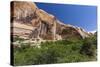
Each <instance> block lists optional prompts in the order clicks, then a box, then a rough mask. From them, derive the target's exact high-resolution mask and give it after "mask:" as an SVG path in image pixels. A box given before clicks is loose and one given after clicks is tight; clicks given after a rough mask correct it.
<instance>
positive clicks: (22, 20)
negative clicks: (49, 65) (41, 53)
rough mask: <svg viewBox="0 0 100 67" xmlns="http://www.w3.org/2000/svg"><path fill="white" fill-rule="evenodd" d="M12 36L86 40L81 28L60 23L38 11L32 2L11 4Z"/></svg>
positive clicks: (49, 15) (47, 14)
mask: <svg viewBox="0 0 100 67" xmlns="http://www.w3.org/2000/svg"><path fill="white" fill-rule="evenodd" d="M11 24H12V26H11V27H12V28H13V30H12V35H14V36H16V35H17V36H20V37H22V38H25V39H33V40H34V39H42V40H61V39H66V38H73V37H75V38H86V37H89V34H88V33H87V32H86V31H84V30H83V29H82V28H79V27H75V26H72V25H69V24H64V23H62V22H60V21H59V20H58V19H57V18H56V17H55V16H54V15H52V14H49V13H47V12H45V11H44V10H42V9H39V8H38V7H37V6H36V4H35V3H33V2H20V1H13V2H12V3H11Z"/></svg>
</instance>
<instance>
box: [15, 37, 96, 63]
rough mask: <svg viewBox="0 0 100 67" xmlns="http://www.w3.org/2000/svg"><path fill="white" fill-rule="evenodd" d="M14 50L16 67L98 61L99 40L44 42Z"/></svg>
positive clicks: (92, 38)
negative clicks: (21, 66) (18, 66)
mask: <svg viewBox="0 0 100 67" xmlns="http://www.w3.org/2000/svg"><path fill="white" fill-rule="evenodd" d="M14 41H20V42H19V44H20V45H21V47H16V48H14V65H36V64H52V63H70V62H86V61H96V60H97V57H96V55H97V53H96V52H97V38H96V36H91V37H89V38H85V39H74V38H73V39H72V38H71V39H65V40H59V41H55V42H48V41H47V42H42V43H41V45H40V46H39V47H38V46H30V43H22V41H23V39H20V38H18V37H15V38H14Z"/></svg>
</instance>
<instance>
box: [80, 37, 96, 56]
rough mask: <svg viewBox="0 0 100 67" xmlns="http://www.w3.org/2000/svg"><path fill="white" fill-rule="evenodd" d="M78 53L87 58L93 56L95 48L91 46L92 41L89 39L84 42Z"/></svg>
mask: <svg viewBox="0 0 100 67" xmlns="http://www.w3.org/2000/svg"><path fill="white" fill-rule="evenodd" d="M80 53H81V54H85V55H88V56H94V53H95V47H94V45H93V41H92V40H91V39H90V38H87V39H85V40H84V42H83V45H82V47H81V50H80Z"/></svg>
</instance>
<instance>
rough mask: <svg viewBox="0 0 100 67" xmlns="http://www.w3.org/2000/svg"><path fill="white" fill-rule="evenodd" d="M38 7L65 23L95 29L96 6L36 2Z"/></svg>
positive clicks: (89, 29)
mask: <svg viewBox="0 0 100 67" xmlns="http://www.w3.org/2000/svg"><path fill="white" fill-rule="evenodd" d="M36 5H37V6H38V8H40V9H43V10H45V11H46V12H48V13H50V14H53V15H54V16H55V17H56V18H57V19H59V20H60V21H61V22H63V23H65V24H71V25H74V26H78V27H81V28H83V29H85V30H86V31H94V30H97V7H96V6H86V5H84V6H83V5H71V4H52V3H36Z"/></svg>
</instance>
